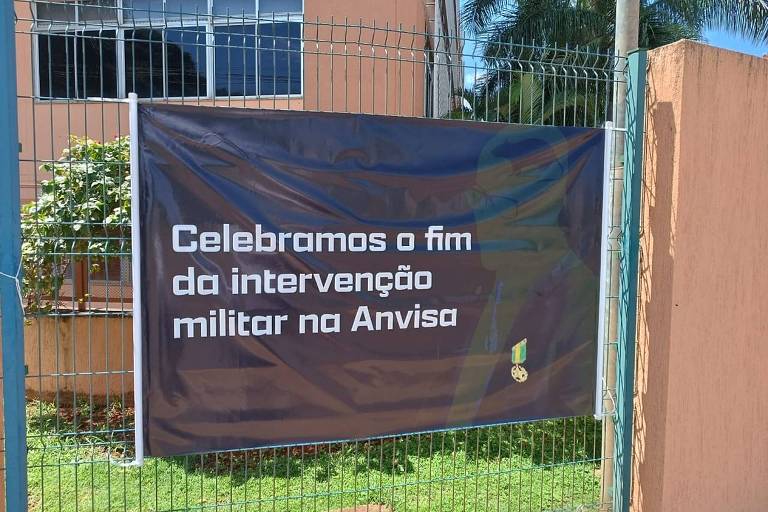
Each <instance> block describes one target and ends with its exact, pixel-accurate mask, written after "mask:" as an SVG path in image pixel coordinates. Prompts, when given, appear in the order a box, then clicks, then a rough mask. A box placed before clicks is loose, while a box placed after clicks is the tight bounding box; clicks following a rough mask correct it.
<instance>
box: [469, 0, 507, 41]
mask: <svg viewBox="0 0 768 512" xmlns="http://www.w3.org/2000/svg"><path fill="white" fill-rule="evenodd" d="M508 3H509V2H508V0H469V1H468V2H467V3H466V4H465V5H464V7H463V8H462V10H461V11H462V12H461V21H462V23H463V24H464V28H465V29H466V30H467V31H468V32H469V33H470V34H480V33H482V32H483V31H484V30H485V29H486V28H487V27H488V26H489V25H490V24H491V22H492V21H493V18H494V16H496V15H497V14H498V13H499V12H500V11H501V10H502V9H504V8H506V7H507V4H508Z"/></svg>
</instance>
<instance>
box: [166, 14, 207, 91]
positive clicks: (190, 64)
mask: <svg viewBox="0 0 768 512" xmlns="http://www.w3.org/2000/svg"><path fill="white" fill-rule="evenodd" d="M165 41H166V46H165V51H166V62H167V66H168V96H170V97H180V96H205V95H206V86H205V84H206V82H205V79H206V73H205V63H206V58H205V53H206V47H205V46H206V45H205V28H204V27H189V28H179V29H168V30H166V32H165Z"/></svg>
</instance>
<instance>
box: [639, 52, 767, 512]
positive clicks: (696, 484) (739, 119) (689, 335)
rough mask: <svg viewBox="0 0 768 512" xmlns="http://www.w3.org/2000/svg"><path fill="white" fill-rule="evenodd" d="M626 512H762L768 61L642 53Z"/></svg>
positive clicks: (720, 54)
mask: <svg viewBox="0 0 768 512" xmlns="http://www.w3.org/2000/svg"><path fill="white" fill-rule="evenodd" d="M649 61H650V65H649V71H648V84H649V85H648V91H647V116H646V119H647V121H646V122H647V125H646V129H647V134H646V143H645V151H646V167H645V187H644V197H643V200H644V202H645V204H644V218H643V222H644V230H643V238H642V253H641V268H642V275H641V284H640V293H641V297H640V328H639V352H638V361H637V365H638V366H637V369H638V372H637V395H636V423H635V443H634V445H635V446H634V488H633V506H634V510H637V511H643V512H662V511H663V512H666V511H670V512H678V511H696V512H710V511H711V512H730V511H743V512H762V511H765V510H768V371H766V361H768V340H767V338H766V336H767V335H768V313H767V312H766V304H768V271H766V254H768V236H767V235H768V214H767V213H766V203H767V202H768V137H767V136H766V134H768V60H765V59H759V58H756V57H749V56H746V55H742V54H738V53H733V52H729V51H725V50H718V49H714V48H711V47H708V46H705V45H702V44H697V43H693V42H688V41H685V42H679V43H676V44H673V45H670V46H667V47H664V48H660V49H657V50H654V51H652V52H650V56H649Z"/></svg>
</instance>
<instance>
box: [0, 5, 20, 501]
mask: <svg viewBox="0 0 768 512" xmlns="http://www.w3.org/2000/svg"><path fill="white" fill-rule="evenodd" d="M13 6H14V3H13V2H7V1H6V2H2V5H0V69H3V70H5V71H6V73H7V74H6V77H5V78H4V79H2V80H0V112H2V114H0V272H1V273H2V275H0V312H2V343H3V412H4V415H5V418H4V419H5V473H6V474H5V477H6V478H5V500H6V509H7V510H8V511H9V512H23V511H25V510H27V439H26V427H25V415H26V413H25V407H24V327H23V321H24V320H23V317H22V308H21V297H20V295H21V292H20V283H19V281H18V279H21V274H20V266H19V265H20V261H21V232H20V227H19V220H20V218H19V206H20V205H19V134H18V124H17V123H18V121H17V113H16V41H15V34H14V28H15V14H14V7H13Z"/></svg>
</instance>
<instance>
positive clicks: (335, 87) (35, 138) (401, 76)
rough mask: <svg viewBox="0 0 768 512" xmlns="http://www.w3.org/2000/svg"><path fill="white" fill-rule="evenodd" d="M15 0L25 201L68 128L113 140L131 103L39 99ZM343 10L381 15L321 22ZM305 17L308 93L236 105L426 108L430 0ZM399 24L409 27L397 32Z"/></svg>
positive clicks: (400, 0)
mask: <svg viewBox="0 0 768 512" xmlns="http://www.w3.org/2000/svg"><path fill="white" fill-rule="evenodd" d="M15 6H16V14H17V17H18V18H19V22H18V23H17V28H16V30H17V36H16V60H17V68H18V69H17V72H16V77H17V85H18V91H19V92H18V94H19V103H18V107H19V131H20V133H19V137H20V141H21V144H22V151H21V154H20V158H21V199H22V203H26V202H28V201H30V200H32V199H34V195H35V188H36V183H38V182H39V181H40V180H42V179H46V178H47V176H46V175H45V173H43V172H40V171H39V170H38V168H39V166H40V165H41V163H43V162H44V161H45V160H50V159H55V158H58V157H59V156H60V154H61V150H62V149H64V148H65V147H66V146H67V141H68V139H69V135H70V133H71V134H74V135H80V136H83V135H86V136H89V137H92V138H94V139H97V140H110V139H112V138H114V137H115V136H118V135H125V134H127V133H128V116H127V108H126V106H125V105H119V104H114V103H103V102H89V103H82V102H81V103H67V102H61V101H59V102H51V101H36V100H34V99H33V98H32V96H33V91H34V88H33V78H34V73H33V69H34V54H33V46H32V36H30V30H31V23H30V20H31V19H32V14H31V12H30V3H29V2H28V1H26V0H25V1H16V2H15ZM429 8H430V9H434V6H431V7H429ZM345 18H346V19H347V20H348V21H349V23H350V24H356V25H360V24H361V23H362V24H363V25H365V26H370V27H372V26H373V25H374V22H375V24H376V27H377V29H376V30H375V31H374V30H372V29H363V30H360V29H354V28H351V29H349V30H347V31H344V30H342V29H341V28H340V27H336V28H334V29H333V31H331V29H330V28H329V27H327V26H321V27H320V28H318V25H317V23H316V22H317V20H320V21H321V23H323V24H326V23H328V22H330V21H331V19H333V21H334V23H337V24H344V22H345ZM304 19H305V20H306V21H307V22H308V23H307V25H306V26H305V58H304V94H303V95H302V96H294V97H292V98H290V99H287V100H286V99H277V100H275V99H273V98H264V99H261V100H248V101H243V100H240V101H236V100H233V101H232V102H231V104H232V105H234V106H247V107H253V108H278V109H307V110H327V111H331V110H332V111H341V112H344V111H346V112H365V113H375V114H391V115H409V116H410V115H423V112H424V61H425V58H426V54H425V52H424V50H423V49H424V46H425V41H424V38H423V37H419V36H415V35H413V33H412V32H413V31H414V30H415V31H416V32H423V31H424V30H425V29H426V24H427V21H426V20H427V6H426V5H425V2H424V1H423V0H393V1H386V2H381V1H374V0H305V14H304ZM313 22H314V23H313ZM401 24H402V27H403V32H402V33H397V32H395V29H398V28H399V26H400V25H401ZM387 26H389V28H390V29H392V30H391V31H390V32H389V33H388V34H387V33H386V32H385V31H384V30H382V29H383V28H385V27H387ZM331 42H333V44H331ZM358 42H359V43H360V44H358ZM345 43H346V44H345ZM331 55H333V57H331ZM192 102H193V103H196V104H197V103H198V102H197V100H193V101H192ZM200 104H202V105H212V104H215V105H222V106H226V105H229V104H230V102H228V101H227V100H226V99H224V100H222V99H219V100H215V101H203V102H200Z"/></svg>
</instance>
